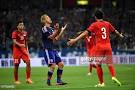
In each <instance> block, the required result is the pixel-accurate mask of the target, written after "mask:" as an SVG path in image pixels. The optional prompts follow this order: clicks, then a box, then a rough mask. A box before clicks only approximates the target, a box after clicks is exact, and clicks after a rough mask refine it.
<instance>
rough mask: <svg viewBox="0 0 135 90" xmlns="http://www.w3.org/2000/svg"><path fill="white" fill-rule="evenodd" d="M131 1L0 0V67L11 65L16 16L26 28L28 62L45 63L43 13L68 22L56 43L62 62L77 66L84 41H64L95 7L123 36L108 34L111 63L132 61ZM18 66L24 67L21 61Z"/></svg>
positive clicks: (134, 16)
mask: <svg viewBox="0 0 135 90" xmlns="http://www.w3.org/2000/svg"><path fill="white" fill-rule="evenodd" d="M134 4H135V0H0V67H13V62H12V43H13V42H12V39H11V33H12V31H13V30H14V29H15V23H16V21H17V20H18V19H19V18H21V19H23V20H24V22H25V26H26V31H27V32H28V33H29V52H30V55H31V61H32V64H31V65H32V66H44V65H46V64H45V62H44V60H43V51H42V48H43V47H42V44H41V38H40V36H41V35H40V30H41V25H40V16H41V15H42V14H44V13H47V14H48V15H49V16H51V17H52V19H53V21H54V22H59V23H60V25H61V26H62V25H64V24H65V23H68V27H67V29H66V31H65V33H64V35H63V36H62V39H61V41H59V42H58V43H57V45H58V48H59V51H60V52H59V54H60V55H61V56H62V58H63V59H64V62H65V65H67V66H70V65H71V66H79V65H81V64H83V63H85V62H83V61H81V63H80V60H84V58H83V57H85V56H86V49H85V43H84V41H83V40H81V41H79V42H78V43H77V44H75V45H74V46H72V47H67V45H66V42H67V39H68V38H73V36H76V33H77V32H79V31H82V30H85V29H86V28H87V27H88V25H89V24H91V23H92V22H93V21H94V18H93V11H95V10H96V9H97V8H101V9H103V11H104V12H105V17H106V20H108V21H110V22H112V24H113V25H114V26H115V28H116V29H117V30H118V31H120V32H122V33H124V35H125V36H126V39H119V38H117V37H116V36H111V44H112V49H113V55H114V60H115V63H116V64H135V31H134V30H135V6H134ZM80 57H81V58H80ZM85 64H86V63H85ZM21 66H24V63H22V64H21ZM1 71H2V73H3V74H1V73H0V74H1V75H3V76H4V75H6V73H4V69H1ZM37 71H38V70H37ZM127 71H128V70H127ZM83 72H84V70H83ZM8 73H9V72H8ZM35 73H36V72H35ZM10 74H12V73H10ZM131 74H133V73H131ZM67 75H68V74H67ZM40 76H41V75H40ZM1 77H2V76H1ZM1 77H0V78H1ZM41 77H42V76H41ZM4 80H6V79H4ZM131 80H132V79H131ZM11 81H12V80H10V82H11ZM93 81H94V80H93ZM5 82H6V81H5ZM1 83H4V82H1ZM34 85H35V84H34ZM132 90H133V89H132Z"/></svg>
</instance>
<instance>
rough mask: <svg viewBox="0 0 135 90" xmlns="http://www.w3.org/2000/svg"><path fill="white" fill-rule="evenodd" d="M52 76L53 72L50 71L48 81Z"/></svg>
mask: <svg viewBox="0 0 135 90" xmlns="http://www.w3.org/2000/svg"><path fill="white" fill-rule="evenodd" d="M52 75H53V71H51V70H49V71H48V79H47V80H48V81H50V80H51V78H52Z"/></svg>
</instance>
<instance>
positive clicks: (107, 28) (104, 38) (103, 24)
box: [88, 21, 115, 49]
mask: <svg viewBox="0 0 135 90" xmlns="http://www.w3.org/2000/svg"><path fill="white" fill-rule="evenodd" d="M88 30H89V31H90V32H92V33H95V42H96V48H97V49H108V48H109V49H111V45H110V32H114V31H115V28H114V27H113V26H112V25H111V24H110V23H109V22H107V21H96V22H94V23H92V24H91V25H90V26H89V28H88Z"/></svg>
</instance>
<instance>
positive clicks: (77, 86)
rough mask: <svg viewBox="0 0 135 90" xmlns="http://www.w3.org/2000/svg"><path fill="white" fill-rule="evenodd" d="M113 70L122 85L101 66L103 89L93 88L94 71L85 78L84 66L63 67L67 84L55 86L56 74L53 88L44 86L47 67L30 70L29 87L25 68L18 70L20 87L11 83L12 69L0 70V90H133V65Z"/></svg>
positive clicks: (95, 78)
mask: <svg viewBox="0 0 135 90" xmlns="http://www.w3.org/2000/svg"><path fill="white" fill-rule="evenodd" d="M115 68H116V72H117V73H116V74H117V78H118V79H119V80H120V81H121V83H122V84H123V85H122V86H121V87H120V86H117V85H116V84H115V83H113V82H112V80H111V76H110V74H109V71H108V68H107V66H103V70H104V80H105V85H106V87H103V88H95V87H94V85H95V84H97V81H98V79H97V75H96V70H95V69H93V74H92V75H91V76H87V67H86V66H79V67H65V68H64V74H63V81H65V82H67V83H68V84H67V85H65V86H56V85H55V81H56V72H55V73H54V76H53V80H52V84H53V86H47V85H46V81H45V79H46V78H47V77H46V74H47V67H33V68H32V80H33V81H34V83H33V84H31V85H29V84H26V83H25V68H20V69H19V78H20V81H21V84H20V85H14V83H13V81H14V80H13V68H0V90H58V89H59V90H135V65H115ZM4 85H5V86H4ZM7 86H9V87H7ZM12 86H13V87H12Z"/></svg>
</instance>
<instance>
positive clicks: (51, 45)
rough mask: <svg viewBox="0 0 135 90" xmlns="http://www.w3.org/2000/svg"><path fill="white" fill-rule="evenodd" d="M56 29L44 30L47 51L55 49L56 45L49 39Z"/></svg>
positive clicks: (43, 35) (43, 37) (44, 28)
mask: <svg viewBox="0 0 135 90" xmlns="http://www.w3.org/2000/svg"><path fill="white" fill-rule="evenodd" d="M53 31H54V29H53V28H52V27H46V26H44V27H43V28H42V42H43V45H44V48H45V49H53V48H54V43H53V40H52V39H50V38H48V36H50V35H52V34H53Z"/></svg>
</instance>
